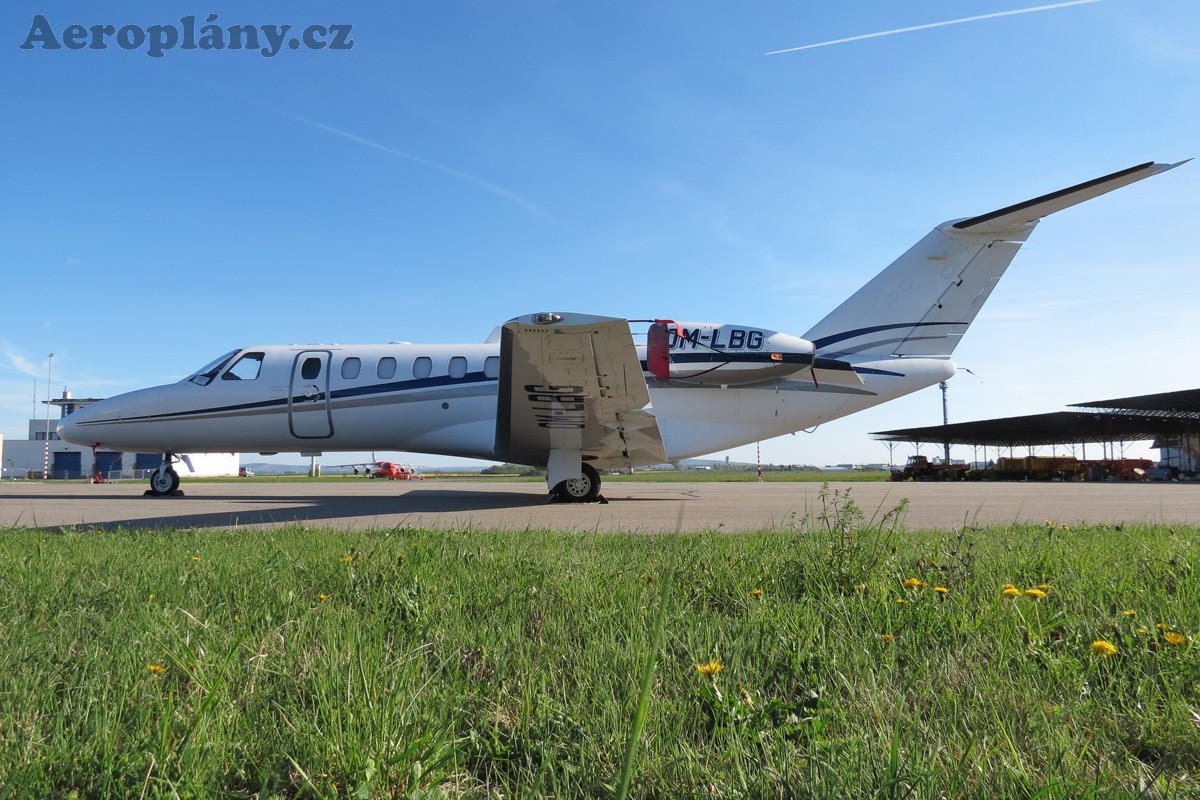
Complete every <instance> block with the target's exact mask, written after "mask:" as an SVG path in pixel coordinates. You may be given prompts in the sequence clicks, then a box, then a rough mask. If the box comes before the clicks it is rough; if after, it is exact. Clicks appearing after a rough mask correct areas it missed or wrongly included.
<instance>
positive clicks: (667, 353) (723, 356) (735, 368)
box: [646, 320, 816, 386]
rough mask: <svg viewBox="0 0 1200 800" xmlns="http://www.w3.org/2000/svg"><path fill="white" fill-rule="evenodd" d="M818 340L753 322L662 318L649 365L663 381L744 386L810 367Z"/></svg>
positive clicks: (652, 336) (649, 342)
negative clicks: (724, 322) (742, 323)
mask: <svg viewBox="0 0 1200 800" xmlns="http://www.w3.org/2000/svg"><path fill="white" fill-rule="evenodd" d="M815 351H816V348H815V347H814V346H813V343H812V342H810V341H807V340H806V339H801V338H800V337H798V336H792V335H790V334H787V333H779V332H778V331H768V330H763V329H762V328H752V327H749V326H747V325H726V324H721V323H713V322H674V321H671V320H656V321H655V322H654V323H653V324H652V325H651V326H650V329H649V330H648V331H647V333H646V364H647V367H648V368H649V370H650V372H651V373H653V374H654V375H655V376H656V377H658V378H661V379H663V380H671V381H682V382H686V383H689V384H691V385H698V386H740V385H744V384H748V383H762V382H763V381H771V380H778V379H780V378H786V377H790V376H792V375H794V374H796V373H798V372H803V371H805V370H809V369H811V368H812V366H813V362H814V360H815V358H816V355H815Z"/></svg>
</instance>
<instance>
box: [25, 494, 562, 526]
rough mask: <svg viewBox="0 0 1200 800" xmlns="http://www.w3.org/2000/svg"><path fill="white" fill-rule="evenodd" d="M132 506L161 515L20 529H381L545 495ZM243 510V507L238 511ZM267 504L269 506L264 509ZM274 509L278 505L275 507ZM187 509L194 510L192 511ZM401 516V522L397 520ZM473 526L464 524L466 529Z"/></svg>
mask: <svg viewBox="0 0 1200 800" xmlns="http://www.w3.org/2000/svg"><path fill="white" fill-rule="evenodd" d="M6 497H7V498H10V499H13V500H21V499H28V500H34V499H36V500H41V501H45V500H46V499H47V496H46V495H36V496H35V495H7V496H6ZM54 497H55V499H57V500H64V501H95V500H96V497H95V496H94V495H89V494H66V495H55V496H54ZM119 499H120V500H123V501H124V500H127V501H129V502H139V503H142V502H144V503H151V504H155V505H156V506H159V507H161V510H162V512H163V513H162V515H161V516H139V517H130V518H128V519H107V520H103V521H97V522H80V523H77V524H72V525H19V527H30V528H33V529H35V530H44V531H72V530H100V531H115V530H120V529H136V528H234V527H241V526H245V525H278V524H286V523H307V524H312V525H334V526H336V523H337V521H338V520H343V519H362V518H372V517H379V518H388V520H387V521H386V522H383V523H381V524H380V525H379V526H378V527H381V528H395V527H403V526H405V525H409V524H412V525H417V524H419V520H417V519H412V521H411V522H410V521H409V518H412V517H418V516H419V515H422V514H469V513H471V512H475V511H493V510H500V509H507V508H536V507H539V506H542V505H544V504H546V502H547V501H546V497H545V494H544V490H543V492H537V491H534V492H471V491H461V490H445V489H421V490H417V491H410V492H406V493H404V494H401V495H387V496H366V497H364V496H351V497H347V496H344V495H342V496H335V495H321V494H313V495H304V496H299V497H297V496H295V495H290V496H282V495H256V496H253V497H247V496H245V495H211V494H206V495H202V496H201V495H196V496H189V495H187V494H186V491H185V493H184V494H183V495H177V496H174V497H137V496H133V495H131V496H129V497H122V498H119ZM217 503H220V504H227V505H228V506H232V508H229V507H226V508H224V509H222V510H220V511H201V510H199V508H201V507H210V506H212V505H213V504H217ZM239 506H241V507H243V509H242V510H241V511H239V510H238V507H239ZM263 506H267V507H266V508H264V507H263ZM271 506H274V507H271ZM189 507H191V508H193V509H196V510H195V511H189V510H188V509H189ZM397 518H399V519H397ZM469 525H470V522H469V521H466V520H464V527H466V526H469Z"/></svg>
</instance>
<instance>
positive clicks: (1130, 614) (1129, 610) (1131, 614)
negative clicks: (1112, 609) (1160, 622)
mask: <svg viewBox="0 0 1200 800" xmlns="http://www.w3.org/2000/svg"><path fill="white" fill-rule="evenodd" d="M1121 613H1122V614H1124V615H1125V616H1127V617H1136V616H1137V612H1136V611H1134V610H1133V609H1132V608H1127V609H1125V610H1124V611H1122V612H1121Z"/></svg>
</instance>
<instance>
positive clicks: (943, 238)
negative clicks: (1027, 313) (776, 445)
mask: <svg viewBox="0 0 1200 800" xmlns="http://www.w3.org/2000/svg"><path fill="white" fill-rule="evenodd" d="M1179 163H1185V162H1179ZM1177 166H1179V164H1155V163H1147V164H1140V165H1138V166H1136V167H1130V168H1129V169H1124V170H1121V171H1120V172H1114V173H1113V174H1111V175H1106V176H1104V177H1102V178H1096V179H1095V180H1091V181H1087V182H1086V183H1081V184H1078V185H1077V186H1072V187H1070V188H1067V189H1063V190H1061V191H1057V192H1053V193H1051V194H1047V195H1043V196H1041V197H1037V198H1034V199H1033V200H1028V201H1026V202H1023V203H1018V204H1016V205H1012V206H1008V207H1006V208H1002V209H999V210H998V211H993V212H990V213H988V214H982V215H980V216H977V217H971V218H969V219H964V220H957V221H951V222H946V223H943V224H942V225H939V226H938V227H937V228H935V229H934V230H933V231H931V232H930V233H929V234H928V235H927V236H925V238H923V239H922V240H921V241H919V242H917V243H916V244H915V245H913V246H912V247H911V248H910V249H909V250H908V252H906V253H905V254H904V255H902V256H900V258H898V259H896V260H895V261H894V262H892V264H891V265H890V266H889V267H888V268H887V269H885V270H884V271H883V272H881V273H879V274H878V275H876V276H875V277H874V278H872V279H871V281H870V282H868V283H867V285H866V286H864V287H862V288H861V289H859V290H858V291H857V292H855V293H854V295H852V296H851V297H850V299H848V300H846V302H844V303H842V304H841V305H840V306H838V307H837V308H836V309H835V310H834V311H833V313H831V314H830V315H829V316H827V317H826V318H825V319H823V320H821V321H820V322H819V323H817V324H816V326H814V327H813V328H812V329H811V330H810V331H808V332H807V333H806V334H804V338H805V339H808V340H809V341H811V342H812V343H813V344H814V345H815V346H816V348H817V353H818V355H819V356H822V357H833V358H836V357H839V356H846V355H853V354H859V353H863V354H871V355H877V356H886V355H895V356H933V357H949V356H950V354H951V353H953V352H954V348H955V347H956V346H957V345H958V342H959V340H960V339H961V338H962V335H963V334H964V333H966V331H967V327H968V326H969V325H970V324H971V322H972V321H973V320H974V319H975V315H976V314H978V313H979V309H980V308H982V306H983V304H984V302H985V301H986V300H987V298H988V296H989V295H990V294H991V293H992V289H994V288H995V286H996V283H997V282H999V280H1000V277H1001V276H1002V275H1003V274H1004V271H1005V270H1006V269H1007V268H1008V265H1009V264H1010V263H1012V260H1013V257H1014V256H1016V254H1017V251H1018V250H1020V249H1021V245H1022V244H1024V243H1025V240H1026V239H1027V238H1028V237H1029V234H1030V233H1032V232H1033V229H1034V227H1035V226H1036V225H1037V223H1038V221H1039V220H1041V219H1042V218H1043V217H1045V216H1047V215H1049V214H1053V213H1054V212H1056V211H1061V210H1062V209H1064V208H1069V207H1070V206H1073V205H1075V204H1077V203H1082V202H1084V201H1085V200H1090V199H1092V198H1093V197H1098V196H1099V195H1102V194H1104V193H1106V192H1110V191H1112V190H1113V189H1117V188H1120V187H1122V186H1126V185H1128V184H1130V183H1134V182H1136V181H1139V180H1142V179H1143V178H1148V177H1150V176H1151V175H1157V174H1158V173H1160V172H1165V171H1166V170H1168V169H1172V168H1173V167H1177Z"/></svg>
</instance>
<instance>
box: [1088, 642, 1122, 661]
mask: <svg viewBox="0 0 1200 800" xmlns="http://www.w3.org/2000/svg"><path fill="white" fill-rule="evenodd" d="M1092 652H1093V653H1095V654H1096V655H1098V656H1100V657H1101V658H1108V657H1109V656H1111V655H1115V654H1116V652H1117V646H1116V645H1115V644H1113V643H1112V642H1106V641H1104V640H1103V639H1097V640H1096V641H1094V642H1092Z"/></svg>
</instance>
